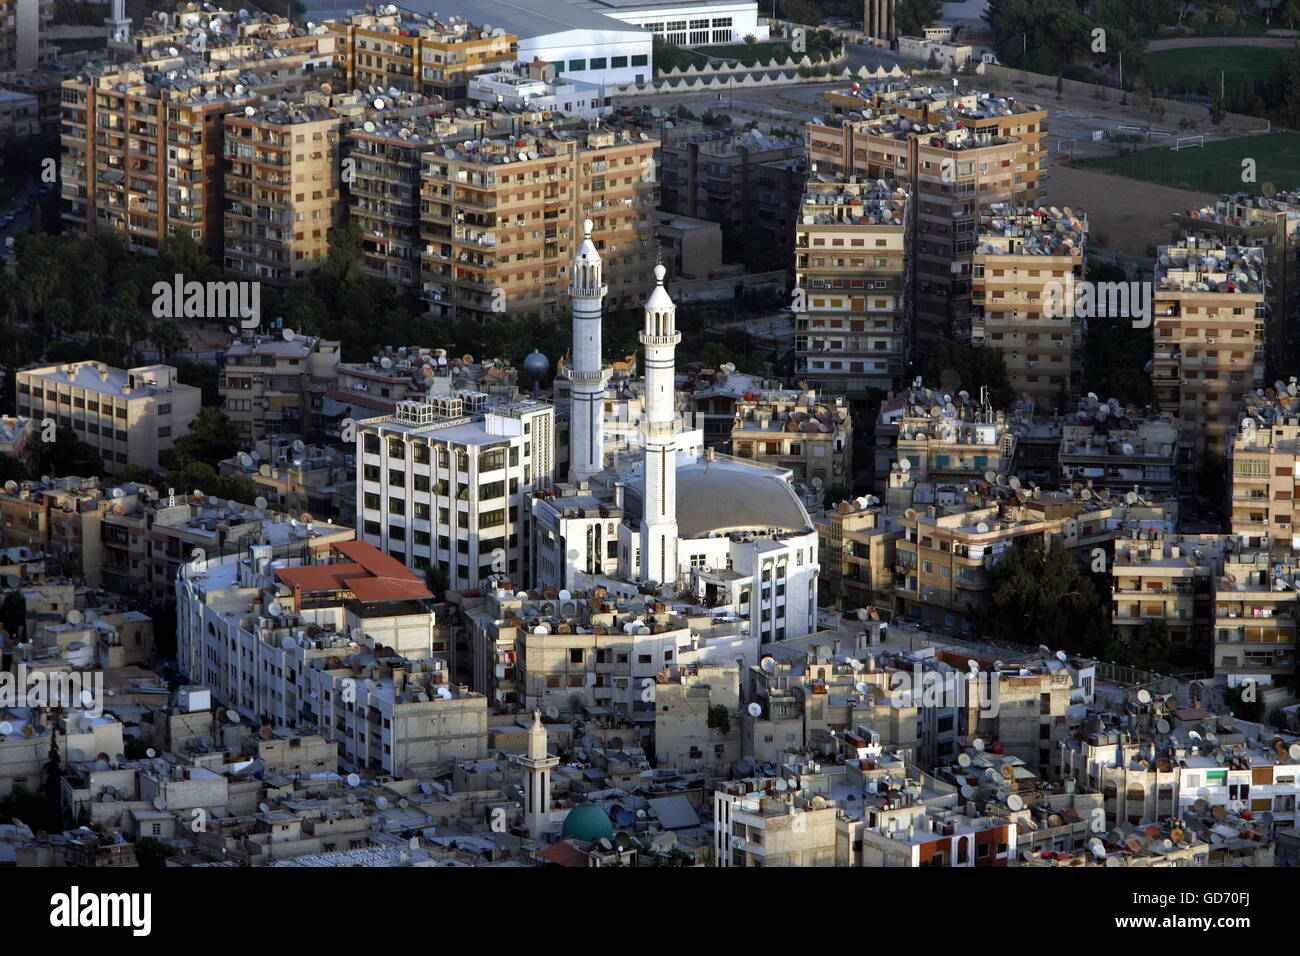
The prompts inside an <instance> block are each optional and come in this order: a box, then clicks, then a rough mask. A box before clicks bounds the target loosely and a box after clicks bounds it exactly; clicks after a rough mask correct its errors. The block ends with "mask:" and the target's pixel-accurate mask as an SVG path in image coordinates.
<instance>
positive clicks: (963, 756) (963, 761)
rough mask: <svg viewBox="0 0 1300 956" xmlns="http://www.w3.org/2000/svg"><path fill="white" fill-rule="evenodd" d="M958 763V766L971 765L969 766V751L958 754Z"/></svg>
mask: <svg viewBox="0 0 1300 956" xmlns="http://www.w3.org/2000/svg"><path fill="white" fill-rule="evenodd" d="M957 764H958V766H961V767H969V766H970V754H968V753H959V754H958V755H957Z"/></svg>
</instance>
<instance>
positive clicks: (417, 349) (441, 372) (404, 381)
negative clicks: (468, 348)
mask: <svg viewBox="0 0 1300 956" xmlns="http://www.w3.org/2000/svg"><path fill="white" fill-rule="evenodd" d="M467 359H468V360H469V361H466V360H467ZM335 374H337V375H338V386H337V387H336V388H334V389H331V390H330V391H329V392H327V393H326V394H325V416H326V418H327V419H331V420H333V419H337V418H339V417H341V416H345V417H352V418H354V419H359V418H372V417H374V415H375V414H385V415H391V414H393V413H394V412H395V411H397V406H398V403H400V402H401V401H403V400H404V399H408V398H411V399H417V398H419V397H420V396H422V395H428V394H434V393H439V392H456V391H461V390H467V391H471V392H482V393H483V394H485V395H489V396H498V397H500V398H502V399H505V400H507V401H510V400H513V399H514V398H516V397H517V396H518V395H519V388H518V385H517V382H518V380H519V373H518V371H517V370H516V369H515V368H513V367H511V366H510V365H509V364H507V363H506V362H505V360H503V359H499V358H492V359H488V358H484V359H483V360H481V361H474V356H472V355H465V356H461V357H459V358H457V357H454V356H453V357H450V358H449V357H448V354H447V350H446V349H434V348H425V347H424V346H416V345H412V346H405V345H403V346H398V347H396V348H394V347H393V346H391V345H386V346H384V350H383V351H382V352H381V353H380V354H378V355H374V356H371V359H370V361H369V362H341V363H339V365H338V366H337V367H336V368H335Z"/></svg>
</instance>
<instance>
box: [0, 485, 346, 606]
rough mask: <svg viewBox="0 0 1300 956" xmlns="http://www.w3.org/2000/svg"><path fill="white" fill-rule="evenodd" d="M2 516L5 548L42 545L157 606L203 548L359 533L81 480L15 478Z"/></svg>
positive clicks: (321, 542)
mask: <svg viewBox="0 0 1300 956" xmlns="http://www.w3.org/2000/svg"><path fill="white" fill-rule="evenodd" d="M0 515H2V516H3V538H4V543H5V544H6V546H10V547H15V546H22V547H27V548H29V549H33V550H41V551H44V552H45V553H46V554H48V555H49V556H50V557H51V558H53V559H54V560H55V561H56V562H58V563H59V566H60V567H61V569H62V571H63V573H65V574H76V575H78V576H79V577H80V578H81V579H82V580H83V581H85V583H86V584H87V585H88V586H91V587H103V588H107V589H108V590H111V591H115V592H117V593H119V594H125V595H131V596H133V597H136V598H138V599H141V600H144V601H148V602H153V603H158V604H161V603H165V602H167V601H169V600H170V599H171V588H172V582H173V581H175V579H176V573H177V571H178V570H179V568H180V566H181V565H182V564H184V563H186V562H188V561H191V560H193V559H194V557H195V549H196V548H198V549H201V550H202V552H203V554H204V555H207V556H216V555H220V554H224V553H227V552H228V551H229V550H230V549H231V548H233V547H237V546H239V543H240V542H244V541H246V540H249V539H252V540H258V541H261V542H262V543H264V544H267V545H268V546H269V547H270V548H271V554H272V556H273V557H297V558H300V559H303V558H307V557H310V556H311V555H313V554H316V553H318V552H320V551H321V550H322V549H328V546H329V544H331V543H332V542H334V541H344V540H350V539H351V538H352V537H354V534H355V533H354V531H353V529H352V528H351V527H348V526H345V525H333V524H327V523H316V524H312V523H311V522H310V521H307V522H302V521H296V522H295V521H289V520H286V519H285V517H284V516H283V515H275V516H274V517H268V516H266V515H264V514H262V513H259V512H258V511H256V510H255V509H253V508H251V507H249V506H248V505H243V504H240V503H238V502H235V501H222V500H220V499H215V498H211V497H207V496H203V495H198V496H195V495H192V494H190V493H189V492H184V493H182V494H180V495H177V494H175V493H169V494H159V492H158V490H157V489H155V488H153V487H151V486H149V485H141V484H137V483H134V482H129V483H127V484H124V485H120V486H119V485H112V484H107V483H102V482H100V481H99V480H98V479H94V478H76V477H68V478H59V479H49V480H42V481H40V482H34V481H27V482H21V483H18V482H15V483H14V485H13V487H12V488H6V489H5V490H4V491H3V493H0Z"/></svg>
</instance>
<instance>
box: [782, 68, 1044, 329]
mask: <svg viewBox="0 0 1300 956" xmlns="http://www.w3.org/2000/svg"><path fill="white" fill-rule="evenodd" d="M826 99H827V101H828V102H829V103H830V105H831V107H832V108H833V109H834V110H835V111H836V113H837V114H838V115H835V116H832V117H831V118H829V119H828V120H825V121H822V122H817V121H814V122H812V123H810V124H808V126H807V134H808V161H809V163H810V170H809V172H810V175H813V174H816V173H818V172H821V173H823V174H830V175H834V176H836V177H838V178H847V177H849V176H852V175H858V176H866V177H867V178H869V179H872V180H877V179H887V180H893V181H897V182H898V183H899V184H901V185H902V186H904V187H905V188H907V190H908V191H909V193H910V194H911V197H912V202H911V208H910V212H911V221H912V227H913V234H914V235H915V249H914V266H913V270H912V283H911V293H912V297H913V302H914V307H915V310H916V311H915V320H914V322H915V324H914V338H913V341H914V342H915V343H916V344H918V345H922V346H925V347H927V348H932V347H934V346H935V345H936V344H937V343H938V342H939V341H940V340H941V339H942V338H943V337H945V336H946V335H952V336H955V337H956V338H957V339H958V341H966V342H968V341H970V335H971V327H970V315H971V299H970V296H971V282H972V278H973V276H972V272H973V266H974V263H973V253H974V250H975V246H976V244H977V238H978V237H977V229H976V225H977V219H978V215H979V212H980V211H981V210H983V209H987V208H988V207H989V206H991V205H992V204H994V203H1001V202H1010V203H1013V204H1031V203H1034V202H1036V201H1037V200H1038V198H1040V195H1041V191H1042V186H1043V183H1044V182H1045V180H1044V179H1043V177H1044V175H1045V172H1044V157H1045V152H1046V151H1045V148H1044V146H1043V136H1044V135H1045V133H1046V125H1047V111H1046V110H1045V109H1042V108H1040V107H1036V106H1032V105H1028V104H1025V103H1022V102H1019V101H1017V100H1013V99H1004V98H995V97H992V96H991V95H990V94H988V93H978V92H967V93H963V92H960V91H957V90H952V91H949V90H946V89H943V88H939V87H924V86H914V85H913V84H912V81H910V80H897V81H888V82H885V83H882V84H878V85H876V86H874V87H871V88H868V89H861V88H859V89H857V90H847V91H836V92H832V93H828V94H826Z"/></svg>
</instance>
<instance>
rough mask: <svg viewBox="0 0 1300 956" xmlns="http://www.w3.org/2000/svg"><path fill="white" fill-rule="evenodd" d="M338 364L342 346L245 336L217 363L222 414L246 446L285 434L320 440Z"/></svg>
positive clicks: (285, 336)
mask: <svg viewBox="0 0 1300 956" xmlns="http://www.w3.org/2000/svg"><path fill="white" fill-rule="evenodd" d="M339 358H340V343H339V342H333V341H329V340H328V339H322V338H320V337H319V336H315V335H299V334H296V333H294V332H292V331H290V330H288V329H285V330H284V331H283V332H279V333H273V334H267V335H260V334H257V333H252V332H245V333H243V334H242V335H241V336H240V337H239V338H238V339H237V340H235V341H234V342H232V343H231V344H230V347H229V348H227V349H226V351H225V352H224V353H223V354H222V355H221V356H220V359H219V365H218V371H219V375H218V378H217V392H218V394H219V395H220V396H221V410H222V411H223V412H225V413H226V417H227V418H229V419H230V421H231V422H232V423H233V424H234V426H235V428H237V429H238V430H239V434H240V437H241V438H242V439H243V440H244V441H245V442H249V443H251V442H252V441H254V440H257V439H260V438H265V437H267V436H270V435H285V434H289V435H301V436H303V437H304V438H309V439H312V438H319V437H321V436H322V435H323V431H324V427H325V417H324V398H325V394H326V393H327V392H329V391H330V390H331V389H332V388H334V386H335V384H336V382H337V376H336V375H335V372H334V367H335V366H336V365H337V364H338V362H339Z"/></svg>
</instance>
